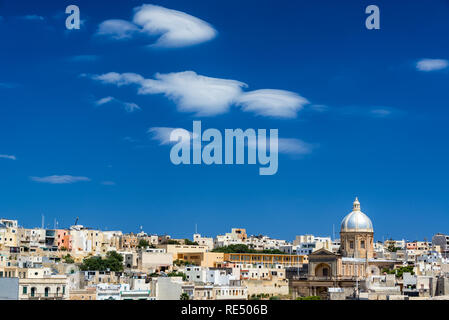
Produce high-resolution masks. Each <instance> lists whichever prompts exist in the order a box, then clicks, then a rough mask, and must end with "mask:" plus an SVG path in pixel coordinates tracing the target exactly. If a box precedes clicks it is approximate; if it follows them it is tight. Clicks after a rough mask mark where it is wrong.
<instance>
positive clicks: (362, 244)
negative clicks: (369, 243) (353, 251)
mask: <svg viewBox="0 0 449 320" xmlns="http://www.w3.org/2000/svg"><path fill="white" fill-rule="evenodd" d="M360 248H362V249H365V241H364V240H362V241H360Z"/></svg>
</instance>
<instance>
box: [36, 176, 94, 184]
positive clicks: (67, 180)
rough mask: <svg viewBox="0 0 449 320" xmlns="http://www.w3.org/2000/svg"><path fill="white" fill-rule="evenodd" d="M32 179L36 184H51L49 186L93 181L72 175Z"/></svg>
mask: <svg viewBox="0 0 449 320" xmlns="http://www.w3.org/2000/svg"><path fill="white" fill-rule="evenodd" d="M30 179H31V180H32V181H34V182H39V183H49V184H72V183H76V182H87V181H91V180H90V179H89V178H87V177H75V176H70V175H62V176H57V175H54V176H48V177H30Z"/></svg>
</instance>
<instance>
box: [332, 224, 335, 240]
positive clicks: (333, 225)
mask: <svg viewBox="0 0 449 320" xmlns="http://www.w3.org/2000/svg"><path fill="white" fill-rule="evenodd" d="M332 239H333V240H335V224H332Z"/></svg>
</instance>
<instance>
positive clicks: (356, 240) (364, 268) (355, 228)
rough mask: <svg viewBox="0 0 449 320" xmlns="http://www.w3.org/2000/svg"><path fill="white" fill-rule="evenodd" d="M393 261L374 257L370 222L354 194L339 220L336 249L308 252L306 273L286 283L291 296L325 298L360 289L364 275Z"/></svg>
mask: <svg viewBox="0 0 449 320" xmlns="http://www.w3.org/2000/svg"><path fill="white" fill-rule="evenodd" d="M395 263H396V261H394V260H384V259H377V258H376V257H375V253H374V228H373V223H372V221H371V219H370V218H369V217H368V216H367V215H366V214H365V213H363V212H362V211H361V207H360V202H359V200H358V198H356V199H355V201H354V203H353V207H352V211H351V212H350V213H349V214H348V215H346V216H345V217H344V218H343V220H342V222H341V228H340V249H339V250H338V252H336V253H334V252H331V251H328V250H326V249H320V250H317V251H315V252H313V253H312V254H310V255H309V264H308V273H307V276H306V277H303V278H296V279H295V278H293V279H291V280H290V286H291V289H292V293H293V295H294V296H320V297H322V298H323V299H326V298H327V297H328V293H329V292H330V291H340V292H341V291H343V292H344V293H345V295H346V296H348V297H349V296H356V295H357V294H358V293H359V292H360V290H363V289H364V283H365V279H366V278H367V277H368V276H370V275H379V274H380V273H381V271H382V269H383V268H391V267H394V265H395Z"/></svg>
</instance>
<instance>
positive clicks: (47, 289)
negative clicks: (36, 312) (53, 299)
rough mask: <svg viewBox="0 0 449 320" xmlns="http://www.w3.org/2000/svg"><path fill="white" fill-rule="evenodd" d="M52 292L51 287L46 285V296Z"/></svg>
mask: <svg viewBox="0 0 449 320" xmlns="http://www.w3.org/2000/svg"><path fill="white" fill-rule="evenodd" d="M49 293H50V288H49V287H46V288H45V296H46V297H48V294H49Z"/></svg>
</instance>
